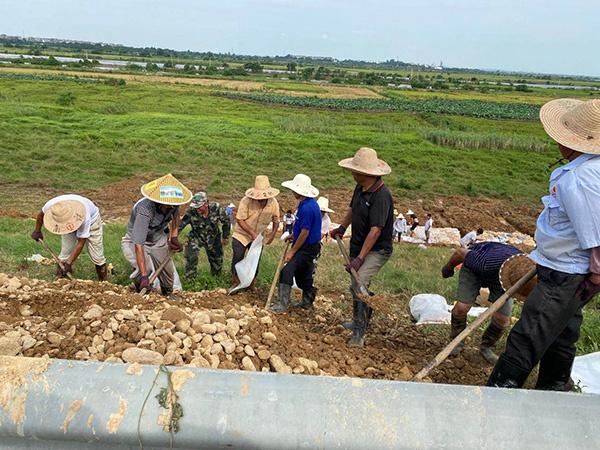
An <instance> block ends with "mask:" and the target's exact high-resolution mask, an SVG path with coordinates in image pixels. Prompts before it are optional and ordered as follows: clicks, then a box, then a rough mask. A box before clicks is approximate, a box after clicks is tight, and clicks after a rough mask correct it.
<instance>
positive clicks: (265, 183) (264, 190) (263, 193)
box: [245, 175, 279, 200]
mask: <svg viewBox="0 0 600 450" xmlns="http://www.w3.org/2000/svg"><path fill="white" fill-rule="evenodd" d="M245 195H246V197H250V198H251V199H254V200H266V199H268V198H273V197H277V196H278V195H279V189H275V188H274V187H271V183H269V177H267V176H266V175H258V176H257V177H256V178H255V179H254V187H252V188H250V189H248V190H247V191H246V194H245Z"/></svg>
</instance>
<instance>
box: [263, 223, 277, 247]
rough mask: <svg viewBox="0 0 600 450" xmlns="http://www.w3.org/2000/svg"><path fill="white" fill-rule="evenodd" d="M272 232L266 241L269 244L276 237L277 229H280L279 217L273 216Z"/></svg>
mask: <svg viewBox="0 0 600 450" xmlns="http://www.w3.org/2000/svg"><path fill="white" fill-rule="evenodd" d="M271 226H272V229H271V233H270V234H269V237H268V238H267V241H266V242H265V244H266V245H269V244H270V243H271V242H273V240H274V239H275V235H276V234H277V230H279V219H276V218H273V222H271Z"/></svg>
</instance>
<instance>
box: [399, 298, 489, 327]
mask: <svg viewBox="0 0 600 450" xmlns="http://www.w3.org/2000/svg"><path fill="white" fill-rule="evenodd" d="M408 306H409V308H410V313H411V315H412V316H413V317H414V318H415V320H416V321H417V325H424V324H432V323H450V311H452V308H454V305H448V304H447V303H446V299H445V298H444V297H442V296H441V295H438V294H417V295H415V296H413V297H412V298H411V299H410V302H409V303H408ZM486 310H487V308H483V307H480V306H473V307H472V308H471V309H470V310H469V312H468V313H467V315H468V316H470V317H477V316H479V315H480V314H482V313H484V312H485V311H486Z"/></svg>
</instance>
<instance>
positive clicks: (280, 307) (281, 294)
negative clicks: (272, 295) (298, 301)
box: [271, 283, 292, 314]
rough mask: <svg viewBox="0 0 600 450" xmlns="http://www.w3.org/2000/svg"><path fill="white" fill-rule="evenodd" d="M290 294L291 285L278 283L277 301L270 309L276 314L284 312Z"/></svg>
mask: <svg viewBox="0 0 600 450" xmlns="http://www.w3.org/2000/svg"><path fill="white" fill-rule="evenodd" d="M291 294H292V286H290V285H289V284H285V283H279V291H278V292H277V303H275V304H274V305H272V306H271V311H273V312H274V313H276V314H281V313H284V312H286V311H287V310H288V308H289V307H290V295H291Z"/></svg>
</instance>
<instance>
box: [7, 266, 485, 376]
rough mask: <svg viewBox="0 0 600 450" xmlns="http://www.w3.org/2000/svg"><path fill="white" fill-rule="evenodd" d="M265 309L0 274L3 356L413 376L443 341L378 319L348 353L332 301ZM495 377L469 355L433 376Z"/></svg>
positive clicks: (256, 301)
mask: <svg viewBox="0 0 600 450" xmlns="http://www.w3.org/2000/svg"><path fill="white" fill-rule="evenodd" d="M263 306H264V298H263V297H262V296H258V295H256V294H245V293H242V294H239V295H237V296H235V297H230V296H227V295H226V294H225V292H224V290H217V291H205V292H186V293H183V294H181V298H180V300H177V301H171V300H166V299H165V298H164V297H162V296H159V295H157V294H154V293H152V294H150V295H148V296H145V297H144V296H141V295H139V294H136V293H131V292H130V291H129V290H128V288H124V287H122V286H117V285H113V284H110V283H106V282H105V283H96V282H91V281H72V282H70V281H67V280H58V281H55V282H51V283H49V282H45V281H40V280H31V279H26V278H16V277H9V276H7V275H5V274H0V355H12V356H15V355H23V356H38V357H39V356H44V355H49V356H50V357H51V358H66V359H78V360H96V361H114V362H127V363H135V362H138V363H153V364H167V365H175V366H183V365H188V366H195V367H212V368H222V369H241V370H249V371H255V370H256V371H272V372H279V373H294V374H309V375H333V376H352V377H365V378H380V379H390V380H408V379H410V378H412V376H413V374H414V373H416V372H417V371H418V370H419V369H421V367H422V366H423V365H424V364H425V363H426V362H427V361H429V359H431V358H432V357H433V356H434V355H435V354H436V353H437V352H438V351H439V350H440V349H441V348H442V347H443V346H444V345H445V343H446V338H445V333H436V332H432V330H430V329H429V330H427V329H420V328H417V327H415V326H414V325H413V324H412V323H411V322H410V320H409V319H408V318H407V317H391V316H386V317H382V314H375V317H374V318H373V320H372V323H371V325H370V328H369V331H368V335H367V339H366V344H365V347H364V348H362V349H356V348H348V347H347V346H346V340H347V338H348V336H349V332H348V331H347V330H345V329H344V328H343V327H342V326H341V325H340V321H341V319H342V316H343V314H342V311H341V310H340V309H338V308H336V307H334V306H333V301H332V299H330V298H328V297H325V296H319V297H318V298H317V301H316V304H315V308H314V310H313V311H310V312H306V311H304V310H301V311H297V310H294V311H292V312H290V313H287V314H283V315H273V314H270V313H269V312H267V311H266V310H264V309H263ZM490 371H491V368H490V367H489V366H486V365H485V363H484V361H483V359H482V358H481V357H480V356H479V355H478V354H477V352H476V350H475V349H467V350H465V351H464V355H461V356H459V357H457V358H453V359H450V360H448V362H446V363H444V364H443V365H442V366H441V367H440V368H439V369H438V370H436V371H434V372H433V373H432V375H431V379H432V381H434V382H438V383H462V384H476V385H481V384H483V383H485V381H486V379H487V376H488V375H489V373H490Z"/></svg>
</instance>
